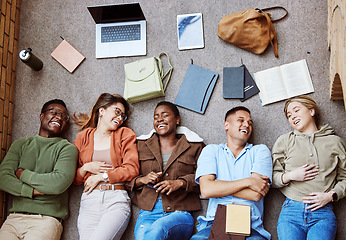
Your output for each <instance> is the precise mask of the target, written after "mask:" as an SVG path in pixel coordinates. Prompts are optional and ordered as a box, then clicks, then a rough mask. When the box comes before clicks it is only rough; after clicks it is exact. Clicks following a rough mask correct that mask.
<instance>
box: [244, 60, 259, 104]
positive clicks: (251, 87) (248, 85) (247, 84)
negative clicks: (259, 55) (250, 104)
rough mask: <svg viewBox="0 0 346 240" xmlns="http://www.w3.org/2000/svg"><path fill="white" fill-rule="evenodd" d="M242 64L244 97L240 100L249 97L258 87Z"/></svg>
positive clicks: (256, 91) (255, 92)
mask: <svg viewBox="0 0 346 240" xmlns="http://www.w3.org/2000/svg"><path fill="white" fill-rule="evenodd" d="M243 66H244V98H242V99H240V101H241V102H244V101H245V100H247V99H249V98H250V97H252V96H254V95H256V94H257V93H258V92H259V89H258V87H257V85H256V82H255V80H253V78H252V76H251V74H250V73H249V71H248V69H247V68H246V66H245V65H243Z"/></svg>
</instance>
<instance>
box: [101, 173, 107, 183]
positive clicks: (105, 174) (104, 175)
mask: <svg viewBox="0 0 346 240" xmlns="http://www.w3.org/2000/svg"><path fill="white" fill-rule="evenodd" d="M102 178H103V181H105V182H108V173H107V172H104V173H103V174H102Z"/></svg>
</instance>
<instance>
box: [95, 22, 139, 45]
mask: <svg viewBox="0 0 346 240" xmlns="http://www.w3.org/2000/svg"><path fill="white" fill-rule="evenodd" d="M140 39H141V27H140V24H135V25H123V26H112V27H101V42H102V43H105V42H120V41H133V40H140Z"/></svg>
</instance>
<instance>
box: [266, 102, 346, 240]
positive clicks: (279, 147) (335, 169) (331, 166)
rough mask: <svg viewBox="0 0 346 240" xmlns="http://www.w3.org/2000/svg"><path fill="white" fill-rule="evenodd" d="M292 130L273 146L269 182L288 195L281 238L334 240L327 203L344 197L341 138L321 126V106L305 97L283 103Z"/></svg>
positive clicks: (344, 165)
mask: <svg viewBox="0 0 346 240" xmlns="http://www.w3.org/2000/svg"><path fill="white" fill-rule="evenodd" d="M284 112H285V115H286V117H287V119H288V122H289V123H290V125H291V126H292V127H293V131H291V132H289V133H286V134H284V135H282V136H280V137H279V138H278V140H277V141H276V143H275V144H274V147H273V152H272V154H273V163H274V167H273V171H274V172H273V186H274V187H278V188H280V190H281V192H282V193H283V194H284V195H285V196H286V200H285V202H284V203H283V206H282V210H281V213H280V217H279V220H278V224H277V231H278V236H279V239H280V240H286V239H298V240H299V239H311V240H312V239H314V240H316V239H323V240H326V239H335V234H336V227H337V223H336V218H335V215H334V213H333V206H332V204H331V202H334V201H337V200H339V199H341V198H343V197H344V196H345V189H346V159H345V158H346V157H345V154H346V153H345V152H346V151H345V141H344V140H343V139H341V138H340V137H338V136H336V135H335V133H334V131H333V129H332V128H331V127H330V126H329V125H324V126H319V125H318V120H319V108H318V106H317V104H316V103H315V101H314V100H312V99H311V98H309V97H307V96H298V97H294V98H291V99H289V100H288V101H286V103H285V107H284Z"/></svg>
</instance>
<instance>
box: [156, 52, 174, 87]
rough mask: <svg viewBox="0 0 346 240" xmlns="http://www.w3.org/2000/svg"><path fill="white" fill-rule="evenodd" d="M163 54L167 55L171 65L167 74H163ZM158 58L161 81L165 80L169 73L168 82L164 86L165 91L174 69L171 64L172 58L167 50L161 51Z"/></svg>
mask: <svg viewBox="0 0 346 240" xmlns="http://www.w3.org/2000/svg"><path fill="white" fill-rule="evenodd" d="M162 55H166V57H167V60H168V64H169V66H170V68H169V69H168V70H167V72H166V73H165V74H163V67H162V61H161V56H162ZM156 60H157V61H158V64H159V71H160V77H161V81H162V82H163V79H165V77H167V75H168V78H167V81H166V84H165V86H164V87H163V91H164V92H166V88H167V85H168V83H169V81H170V80H171V75H172V71H173V66H172V64H171V60H170V59H169V56H168V54H167V53H165V52H162V53H160V55H159V56H158V57H157V58H156Z"/></svg>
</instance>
